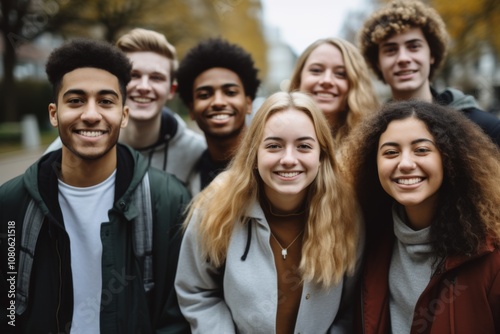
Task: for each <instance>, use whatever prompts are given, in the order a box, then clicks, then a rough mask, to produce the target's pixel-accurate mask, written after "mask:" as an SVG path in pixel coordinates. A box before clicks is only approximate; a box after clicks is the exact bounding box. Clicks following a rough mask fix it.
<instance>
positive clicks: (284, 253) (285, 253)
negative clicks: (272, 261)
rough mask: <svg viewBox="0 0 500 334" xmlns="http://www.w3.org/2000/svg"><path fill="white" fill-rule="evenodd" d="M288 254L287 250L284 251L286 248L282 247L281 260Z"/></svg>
mask: <svg viewBox="0 0 500 334" xmlns="http://www.w3.org/2000/svg"><path fill="white" fill-rule="evenodd" d="M287 254H288V252H287V251H286V248H284V249H282V250H281V255H283V260H286V255H287Z"/></svg>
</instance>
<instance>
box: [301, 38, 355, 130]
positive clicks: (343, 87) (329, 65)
mask: <svg viewBox="0 0 500 334" xmlns="http://www.w3.org/2000/svg"><path fill="white" fill-rule="evenodd" d="M299 90H300V91H302V92H305V93H309V94H311V95H312V97H313V99H314V101H315V102H316V103H317V105H318V106H319V107H320V109H321V110H322V111H323V113H324V114H325V116H326V118H327V119H328V122H329V123H330V125H333V124H334V123H335V121H336V119H337V118H338V116H339V114H340V113H342V112H344V111H346V110H347V93H348V92H349V81H348V79H347V72H346V68H345V65H344V59H343V57H342V53H341V52H340V50H339V49H338V48H337V47H335V46H333V45H331V44H329V43H324V44H321V45H319V46H318V47H317V48H316V49H314V50H313V51H312V52H311V54H310V55H309V57H308V58H307V60H306V62H305V64H304V68H303V69H302V72H301V78H300V86H299Z"/></svg>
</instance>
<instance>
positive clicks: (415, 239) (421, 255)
mask: <svg viewBox="0 0 500 334" xmlns="http://www.w3.org/2000/svg"><path fill="white" fill-rule="evenodd" d="M392 215H393V219H394V234H395V235H396V240H395V242H394V250H393V252H392V259H391V266H390V269H389V291H390V299H389V309H390V316H391V327H392V333H398V334H399V333H402V334H403V333H410V328H411V324H412V322H413V312H414V309H415V305H416V303H417V300H418V298H419V297H420V295H421V294H422V292H423V291H424V289H425V287H426V286H427V284H428V283H429V281H430V278H431V274H432V263H433V261H434V258H433V256H432V248H431V243H430V227H427V228H424V229H422V230H419V231H414V230H413V229H411V228H410V227H408V225H406V224H405V223H404V220H405V213H404V209H403V208H402V207H401V206H395V207H394V208H393V212H392Z"/></svg>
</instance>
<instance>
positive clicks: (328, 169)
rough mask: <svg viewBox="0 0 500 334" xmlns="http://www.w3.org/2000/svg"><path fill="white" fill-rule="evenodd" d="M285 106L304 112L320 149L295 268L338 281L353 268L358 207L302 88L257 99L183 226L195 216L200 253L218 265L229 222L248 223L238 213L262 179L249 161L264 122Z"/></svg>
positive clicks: (310, 277)
mask: <svg viewBox="0 0 500 334" xmlns="http://www.w3.org/2000/svg"><path fill="white" fill-rule="evenodd" d="M288 109H294V110H299V111H302V112H304V113H305V114H306V115H308V116H309V117H310V119H311V121H312V123H313V125H314V128H315V131H316V136H317V138H318V142H319V144H320V149H321V153H320V161H321V165H320V168H319V171H318V175H317V177H316V178H315V180H314V181H313V183H312V184H311V185H310V186H309V190H308V196H307V202H308V203H307V204H306V207H308V208H309V214H308V221H307V224H306V229H305V233H304V242H303V247H302V259H301V262H300V267H299V268H300V270H301V272H302V278H303V279H304V280H307V281H313V282H316V283H319V284H321V285H322V286H324V287H329V286H332V285H334V284H336V283H338V282H339V281H340V280H341V279H342V276H343V275H344V273H346V272H348V273H352V272H353V271H354V267H355V264H356V249H357V245H358V244H357V241H358V234H359V226H358V223H359V213H358V210H357V208H356V201H355V199H354V194H353V191H352V189H351V187H350V185H349V184H348V183H347V182H346V181H345V180H344V178H343V177H342V175H341V174H340V170H339V167H338V165H337V162H336V160H335V152H334V143H333V140H332V138H331V134H330V128H329V126H328V123H327V121H326V118H325V116H324V115H323V113H322V112H321V110H319V108H318V107H317V106H316V104H315V102H314V101H313V100H312V99H311V98H310V97H309V96H307V95H306V94H303V93H299V92H293V93H285V92H280V93H275V94H273V95H271V96H270V97H269V98H268V99H267V100H266V101H265V102H264V103H263V105H262V106H261V107H260V109H259V110H258V111H257V113H256V114H255V116H254V118H253V120H252V122H251V124H250V126H249V128H248V130H247V131H246V133H245V136H244V138H243V140H242V141H241V144H240V147H239V149H238V151H237V153H236V156H235V157H234V159H233V161H232V162H231V164H230V166H229V167H228V169H227V170H226V171H225V172H224V173H223V174H221V175H220V176H219V177H218V178H216V179H215V180H214V181H213V182H212V183H211V184H210V185H209V186H208V187H207V188H206V189H205V190H204V191H203V192H201V193H200V194H198V196H197V197H195V198H194V200H193V202H192V205H191V207H190V210H189V213H188V217H187V219H186V222H185V226H187V224H188V222H189V221H190V220H191V219H192V218H193V219H197V220H198V221H199V225H200V227H199V237H200V242H201V249H202V253H203V255H204V256H205V257H206V258H207V259H208V260H209V261H210V262H211V263H212V264H213V265H215V266H221V265H222V264H223V263H224V261H225V258H226V254H227V249H228V245H229V240H230V238H231V234H232V232H233V227H234V225H235V224H236V223H239V222H242V223H250V222H246V221H245V219H244V217H245V215H246V212H247V210H248V207H249V205H250V204H249V203H253V202H255V201H257V200H258V198H259V196H261V194H259V187H260V185H261V184H262V180H261V178H260V176H259V174H258V173H257V172H256V169H255V166H257V153H258V149H259V146H260V143H261V140H262V138H263V135H264V125H265V124H266V122H267V120H268V119H269V117H270V116H271V115H273V114H274V113H276V112H284V111H286V110H288ZM195 212H196V214H195Z"/></svg>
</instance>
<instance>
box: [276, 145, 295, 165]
mask: <svg viewBox="0 0 500 334" xmlns="http://www.w3.org/2000/svg"><path fill="white" fill-rule="evenodd" d="M280 163H281V164H282V165H284V166H293V165H295V164H297V157H296V155H295V150H294V148H293V147H287V148H286V149H285V151H284V152H283V156H282V157H281V160H280Z"/></svg>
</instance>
